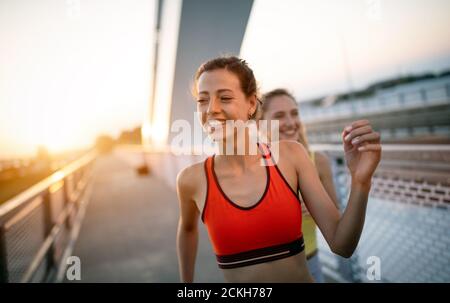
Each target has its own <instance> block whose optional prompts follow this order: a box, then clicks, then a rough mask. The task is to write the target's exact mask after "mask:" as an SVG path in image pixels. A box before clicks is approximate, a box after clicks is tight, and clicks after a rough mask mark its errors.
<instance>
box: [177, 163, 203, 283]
mask: <svg viewBox="0 0 450 303" xmlns="http://www.w3.org/2000/svg"><path fill="white" fill-rule="evenodd" d="M190 175H191V172H190V171H189V168H187V169H184V170H182V171H181V172H180V173H179V174H178V176H177V194H178V201H179V205H180V218H179V220H178V231H177V254H178V266H179V271H180V279H181V282H184V283H185V282H189V283H190V282H193V281H194V269H195V259H196V256H197V247H198V218H199V211H198V208H197V206H196V204H195V201H194V199H193V197H194V194H195V182H192V181H193V180H195V177H194V176H190Z"/></svg>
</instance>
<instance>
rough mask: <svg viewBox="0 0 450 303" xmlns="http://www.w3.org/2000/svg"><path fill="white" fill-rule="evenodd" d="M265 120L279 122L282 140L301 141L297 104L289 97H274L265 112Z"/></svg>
mask: <svg viewBox="0 0 450 303" xmlns="http://www.w3.org/2000/svg"><path fill="white" fill-rule="evenodd" d="M264 119H266V120H278V121H279V131H280V133H279V134H280V140H295V141H297V140H298V139H299V137H300V132H301V122H300V118H299V115H298V108H297V104H296V103H295V102H294V101H293V100H292V99H291V98H289V97H288V96H276V97H273V98H272V99H271V100H270V103H269V106H268V108H267V109H266V111H265V112H264Z"/></svg>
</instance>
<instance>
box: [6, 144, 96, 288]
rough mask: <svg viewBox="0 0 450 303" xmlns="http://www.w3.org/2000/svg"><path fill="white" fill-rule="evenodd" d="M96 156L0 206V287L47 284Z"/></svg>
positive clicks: (59, 264)
mask: <svg viewBox="0 0 450 303" xmlns="http://www.w3.org/2000/svg"><path fill="white" fill-rule="evenodd" d="M95 158H96V152H94V151H93V152H90V153H88V154H86V155H84V156H83V157H81V158H80V159H78V160H76V161H74V162H72V163H71V164H69V165H67V166H66V167H64V168H63V169H61V170H59V171H57V172H55V173H54V174H53V175H51V176H50V177H48V178H46V179H44V180H43V181H41V182H39V183H38V184H36V185H34V186H32V187H30V188H29V189H27V190H26V191H24V192H22V193H21V194H19V195H18V196H16V197H14V198H12V199H10V200H8V201H6V202H5V203H4V204H2V205H1V206H0V282H3V283H5V282H51V281H55V280H57V279H58V276H60V275H61V271H60V270H61V268H64V267H65V256H66V255H67V252H68V250H67V249H68V248H69V246H70V245H71V242H73V236H74V232H77V230H76V229H77V228H79V226H78V225H79V224H78V221H79V219H80V218H79V216H80V215H81V213H82V211H83V208H84V207H85V204H86V196H88V195H87V194H86V193H87V188H88V185H89V180H90V176H91V168H92V164H93V162H94V160H95Z"/></svg>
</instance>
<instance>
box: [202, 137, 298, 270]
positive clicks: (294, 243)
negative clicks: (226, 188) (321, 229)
mask: <svg viewBox="0 0 450 303" xmlns="http://www.w3.org/2000/svg"><path fill="white" fill-rule="evenodd" d="M259 146H260V148H261V150H262V152H263V158H264V161H265V162H266V174H267V183H266V188H265V191H264V194H263V195H262V197H261V198H260V200H259V201H258V202H257V203H256V204H254V205H252V206H250V207H242V206H239V205H237V204H236V203H234V202H233V201H231V199H229V198H228V197H227V195H226V194H225V193H224V192H223V190H222V188H221V187H220V185H219V182H218V180H217V176H216V174H215V172H214V156H212V157H209V158H207V159H206V160H205V164H204V167H205V173H206V176H207V187H208V188H207V195H206V200H205V204H204V207H203V211H202V221H203V223H204V224H205V225H206V228H207V230H208V233H209V238H210V240H211V242H212V246H213V249H214V252H215V254H216V259H217V262H218V265H219V267H220V268H225V269H226V268H235V267H241V266H247V265H252V264H257V263H263V262H269V261H273V260H278V259H282V258H286V257H289V256H292V255H295V254H297V253H300V252H301V251H303V249H304V242H303V234H302V210H301V202H300V200H299V198H298V196H297V194H296V193H295V192H294V191H293V190H292V188H291V187H290V185H289V184H288V182H287V181H286V179H285V178H284V177H283V175H282V174H281V172H280V170H279V168H278V166H277V165H275V164H274V163H273V161H272V160H271V158H270V155H271V154H270V150H269V149H268V147H267V146H266V145H263V144H260V145H259Z"/></svg>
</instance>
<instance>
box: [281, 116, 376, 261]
mask: <svg viewBox="0 0 450 303" xmlns="http://www.w3.org/2000/svg"><path fill="white" fill-rule="evenodd" d="M342 138H343V142H344V152H345V159H346V163H347V166H348V168H349V170H350V175H351V178H352V182H351V189H350V196H349V199H348V202H347V206H346V208H345V210H344V212H343V214H342V215H341V214H339V211H338V210H337V208H336V206H335V205H334V203H333V201H332V199H331V198H330V196H329V194H328V193H327V192H326V190H325V189H324V187H323V185H322V184H321V182H320V179H319V176H318V174H317V172H316V170H315V169H314V167H313V166H312V164H311V162H310V161H308V157H307V153H306V151H305V150H304V149H303V147H302V146H301V145H300V144H299V145H296V146H293V144H291V145H292V147H291V149H297V150H296V151H291V153H290V156H288V157H290V158H291V161H293V162H292V164H293V165H294V166H295V167H296V170H297V175H298V180H299V186H300V190H301V192H302V196H303V198H304V201H305V203H306V206H307V208H308V210H309V212H310V213H311V215H312V217H313V218H314V221H315V222H316V223H317V225H318V227H319V229H320V230H321V232H322V234H323V235H324V237H325V239H326V241H327V243H328V245H329V246H330V248H331V250H332V251H333V252H334V253H336V254H339V255H341V256H343V257H347V258H348V257H350V256H351V255H352V254H353V252H354V250H355V248H356V246H357V244H358V241H359V238H360V236H361V232H362V229H363V226H364V218H365V212H366V206H367V199H368V196H369V191H370V185H371V181H372V175H373V173H374V172H375V169H376V167H377V165H378V163H379V161H380V158H381V145H380V135H379V134H378V133H376V132H374V131H373V130H372V128H371V126H370V124H369V121H367V120H359V121H355V122H354V123H352V124H351V125H349V126H347V127H346V128H345V129H344V131H343V133H342ZM355 139H357V140H356V141H355ZM292 157H294V158H292Z"/></svg>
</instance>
